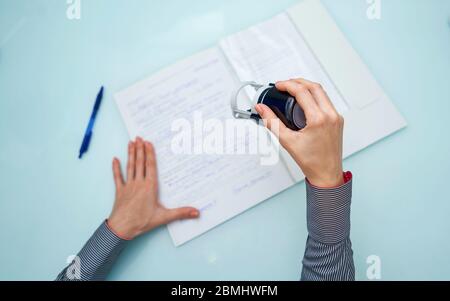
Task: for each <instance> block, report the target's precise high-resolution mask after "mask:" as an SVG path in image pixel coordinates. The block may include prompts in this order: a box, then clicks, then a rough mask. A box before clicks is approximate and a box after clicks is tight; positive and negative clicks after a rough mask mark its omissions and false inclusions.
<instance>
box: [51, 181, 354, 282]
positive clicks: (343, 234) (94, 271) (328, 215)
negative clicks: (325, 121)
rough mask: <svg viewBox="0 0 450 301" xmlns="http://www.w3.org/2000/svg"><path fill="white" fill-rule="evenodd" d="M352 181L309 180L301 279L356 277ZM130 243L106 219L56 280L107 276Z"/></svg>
mask: <svg viewBox="0 0 450 301" xmlns="http://www.w3.org/2000/svg"><path fill="white" fill-rule="evenodd" d="M352 182H353V181H352V180H350V181H348V182H347V183H345V184H344V185H342V186H340V187H337V188H332V189H325V188H318V187H314V186H312V185H311V184H309V183H308V182H306V187H307V188H306V194H307V225H308V233H309V235H308V239H307V241H306V250H305V254H304V258H303V270H302V274H301V280H307V281H317V280H320V281H335V280H337V281H349V280H354V279H355V267H354V263H353V251H352V244H351V241H350V204H351V198H352ZM127 243H128V241H126V240H123V239H121V238H120V237H118V236H117V235H115V234H114V233H113V232H112V231H111V230H110V229H109V227H108V225H107V223H106V222H103V223H102V224H101V225H100V227H99V228H98V229H97V230H96V231H95V233H94V234H93V235H92V237H91V238H90V239H89V240H88V242H87V243H86V244H85V245H84V247H83V248H82V249H81V251H80V252H79V253H78V255H77V257H76V258H75V259H74V260H73V261H72V263H71V264H70V265H69V266H67V267H66V268H65V269H64V270H63V271H62V272H61V273H60V274H59V275H58V277H57V278H56V280H61V281H70V280H105V279H106V277H107V275H108V272H109V271H110V269H111V267H112V265H113V264H114V262H115V261H116V260H117V257H118V256H119V254H120V252H121V251H122V250H123V248H124V247H125V246H126V245H127Z"/></svg>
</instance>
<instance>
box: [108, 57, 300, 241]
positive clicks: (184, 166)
mask: <svg viewBox="0 0 450 301" xmlns="http://www.w3.org/2000/svg"><path fill="white" fill-rule="evenodd" d="M234 87H235V83H234V79H233V75H232V73H230V71H229V68H227V66H226V61H225V59H224V57H223V54H222V53H221V52H220V51H219V50H218V49H217V48H212V49H209V50H206V51H204V52H201V53H199V54H197V55H195V56H193V57H191V58H188V59H186V60H184V61H182V62H180V63H178V64H175V65H173V66H171V67H169V68H167V69H165V70H163V71H161V72H159V73H158V74H156V75H154V76H152V77H150V78H147V79H145V80H143V81H142V82H139V83H137V84H135V85H134V86H132V87H130V88H128V89H126V90H124V91H122V92H119V93H117V94H116V96H115V98H116V101H117V105H118V107H119V110H120V113H121V114H122V117H123V119H124V121H125V124H126V126H127V129H128V131H129V134H130V136H131V137H135V136H137V135H140V136H142V137H144V138H145V139H148V140H150V141H152V142H153V143H154V145H155V149H156V152H157V162H158V171H159V183H160V198H161V201H162V202H163V204H164V205H165V206H166V207H168V208H175V207H179V206H194V207H196V208H198V209H200V211H201V218H200V219H198V220H189V221H182V222H175V223H172V224H170V225H169V232H170V234H171V237H172V239H173V241H174V244H175V245H180V244H182V243H185V242H187V241H188V240H190V239H192V238H194V237H196V236H198V235H200V234H202V233H204V232H206V231H208V230H210V229H211V228H213V227H215V226H217V225H218V224H220V223H222V222H224V221H226V220H228V219H230V218H232V217H233V216H235V215H237V214H239V213H241V212H243V211H244V210H246V209H248V208H250V207H252V206H254V205H256V204H258V203H259V202H261V201H263V200H266V199H267V198H269V197H271V196H273V195H275V194H276V193H278V192H280V191H282V190H284V189H286V188H288V187H289V186H291V185H292V184H293V180H292V179H291V178H290V175H289V173H288V172H287V170H286V168H285V167H284V165H283V164H282V163H281V161H280V162H279V163H277V164H275V165H273V166H263V165H261V160H260V159H261V158H260V156H259V155H257V154H254V155H236V154H235V155H232V154H228V153H227V152H225V153H224V154H205V153H201V152H198V153H195V152H196V151H198V150H201V146H202V143H203V141H202V140H201V139H197V138H198V137H193V139H192V150H193V154H178V153H174V151H173V147H172V141H173V139H174V138H175V136H176V135H177V134H178V133H177V132H174V131H173V128H172V125H173V122H174V121H175V120H180V119H182V120H188V121H190V122H191V124H192V130H193V132H194V128H195V127H198V125H196V123H195V121H196V120H198V119H199V117H202V118H203V119H204V120H208V119H214V120H216V121H217V120H218V121H221V122H225V120H227V119H232V115H231V110H230V106H229V99H230V95H231V93H232V90H233V89H234ZM242 122H246V123H249V124H248V126H249V127H254V130H255V131H251V133H249V134H248V135H247V136H246V137H247V138H249V137H248V136H251V135H253V134H252V133H254V134H255V135H256V134H261V132H260V131H264V133H266V132H265V130H264V129H263V128H261V127H258V126H257V125H256V123H254V122H252V121H242ZM200 127H201V125H200ZM194 136H195V135H194ZM197 136H198V135H197ZM248 141H249V140H246V139H243V140H242V141H241V142H239V143H244V144H245V143H247V142H248ZM224 143H225V142H224ZM225 144H226V143H225ZM227 146H228V145H227ZM231 147H236V145H234V146H231Z"/></svg>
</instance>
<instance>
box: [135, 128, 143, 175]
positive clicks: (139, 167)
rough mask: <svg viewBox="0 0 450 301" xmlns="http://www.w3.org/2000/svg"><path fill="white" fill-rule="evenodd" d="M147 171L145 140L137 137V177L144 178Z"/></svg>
mask: <svg viewBox="0 0 450 301" xmlns="http://www.w3.org/2000/svg"><path fill="white" fill-rule="evenodd" d="M144 172H145V153H144V141H143V140H142V138H140V137H138V138H137V139H136V171H135V178H136V179H137V180H141V179H143V178H144Z"/></svg>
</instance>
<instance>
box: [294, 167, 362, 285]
mask: <svg viewBox="0 0 450 301" xmlns="http://www.w3.org/2000/svg"><path fill="white" fill-rule="evenodd" d="M348 175H349V176H350V177H349V179H348V181H347V182H346V183H345V184H344V185H342V186H340V187H337V188H332V189H323V188H318V187H314V186H312V185H311V184H310V183H307V223H308V232H309V236H308V240H307V242H306V250H305V255H304V258H303V271H302V277H301V279H302V280H324V281H330V280H341V281H348V280H354V279H355V267H354V263H353V251H352V245H351V241H350V205H351V197H352V179H351V174H348Z"/></svg>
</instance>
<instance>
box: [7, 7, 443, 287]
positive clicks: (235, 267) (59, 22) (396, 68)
mask: <svg viewBox="0 0 450 301" xmlns="http://www.w3.org/2000/svg"><path fill="white" fill-rule="evenodd" d="M295 2H296V1H294V0H277V1H273V0H264V1H262V0H248V1H242V0H233V1H219V0H217V1H212V0H202V1H197V0H196V1H184V0H176V1H174V0H172V1H167V0H165V1H162V0H152V1H146V0H135V1H119V0H96V1H91V0H89V1H87V0H81V5H82V6H81V8H82V11H81V19H80V20H74V21H70V20H68V19H67V17H66V9H67V4H66V1H53V0H0V141H1V142H0V143H1V147H0V171H1V175H0V242H1V243H0V279H1V280H11V279H14V280H24V279H53V278H54V277H55V276H56V274H57V273H58V272H59V271H60V270H61V269H62V268H63V267H64V266H65V262H66V258H67V257H68V256H69V255H71V254H76V252H78V250H79V249H80V248H81V247H82V245H83V244H84V242H85V241H86V240H87V239H88V238H89V236H90V235H91V234H92V232H93V231H94V230H95V229H96V228H97V226H98V225H99V224H100V223H101V222H102V220H103V219H104V218H105V217H106V216H107V215H108V214H109V211H110V208H111V205H112V202H113V197H114V195H113V181H112V177H111V171H110V162H111V159H112V157H113V156H115V155H117V156H119V157H120V158H122V159H123V160H125V158H126V152H125V147H126V143H127V141H128V137H127V133H126V130H125V127H124V125H123V123H122V120H121V118H120V116H119V113H118V111H117V108H116V106H115V104H114V101H113V98H112V94H113V93H114V92H116V91H118V90H120V89H122V88H124V87H127V86H128V85H130V84H132V83H134V82H135V81H137V80H139V79H142V78H143V77H145V76H147V75H150V74H152V73H153V72H155V71H157V70H159V69H160V68H162V67H164V66H167V65H170V64H171V63H173V62H175V61H177V60H178V59H181V58H183V57H186V56H188V55H190V54H193V53H195V52H197V51H200V50H202V49H205V48H207V47H210V46H212V45H214V44H215V43H216V42H217V41H218V39H219V38H220V37H223V36H225V35H227V34H231V33H233V32H236V31H238V30H240V29H244V28H245V27H247V26H250V25H252V24H255V23H257V22H259V21H263V20H265V19H267V18H269V17H271V16H272V15H274V14H276V13H278V12H281V11H283V10H284V9H285V8H287V7H289V6H290V5H292V4H294V3H295ZM323 3H324V4H325V5H326V7H327V8H328V9H329V10H330V13H331V14H332V16H333V17H334V18H335V20H336V22H337V23H338V25H339V26H340V27H341V29H342V30H343V32H344V33H345V34H346V35H347V37H348V39H349V40H350V41H351V43H352V44H353V46H354V47H355V49H356V50H357V51H358V52H359V53H360V55H361V56H362V58H363V59H364V61H365V62H366V63H367V64H368V66H369V68H370V69H371V71H372V72H373V74H374V75H375V77H376V78H377V79H378V80H379V81H380V83H381V85H382V86H383V87H384V88H385V90H386V92H387V93H388V94H389V95H390V96H391V98H392V100H393V101H394V102H395V104H396V106H397V107H398V108H399V110H400V111H401V112H402V114H403V115H404V116H405V118H406V119H407V120H408V122H409V127H408V128H407V129H405V130H403V131H401V132H399V133H397V134H395V135H393V136H392V137H389V138H387V139H385V140H383V141H382V142H379V143H377V144H375V145H373V146H371V147H370V148H368V149H367V150H364V151H362V152H360V153H358V154H357V155H355V156H353V157H351V158H350V159H348V160H346V162H345V167H346V169H348V170H351V171H353V173H354V174H355V182H354V199H353V207H352V210H353V211H352V240H353V246H354V252H355V264H356V268H357V278H358V279H360V280H364V279H367V278H366V269H367V264H366V259H367V257H368V256H369V255H377V256H379V257H380V259H381V263H382V279H384V280H391V279H395V280H397V279H450V270H449V269H450V234H449V233H450V197H449V193H448V187H449V185H450V184H449V179H450V139H449V137H450V135H449V132H450V118H449V115H450V26H449V18H450V1H448V0H433V1H430V0H413V1H411V0H389V1H387V0H382V15H381V20H379V21H370V20H368V18H367V17H366V9H367V4H366V1H365V0H347V1H340V0H339V1H338V0H324V1H323ZM101 84H104V85H105V86H106V95H105V96H106V97H105V99H104V103H103V106H102V108H101V111H100V114H99V117H98V120H97V124H96V127H95V133H94V138H93V141H92V144H91V148H90V150H89V153H88V154H87V156H86V157H85V158H84V159H83V160H82V161H80V160H78V159H77V152H78V149H79V146H80V143H81V139H82V136H83V132H84V130H85V126H86V123H87V119H88V117H89V114H90V111H91V109H92V103H93V99H94V96H95V94H96V93H97V91H98V89H99V87H100V85H101ZM380 122H382V116H381V117H380ZM306 235H307V234H306V225H305V186H304V184H299V185H297V186H295V187H293V188H291V189H289V190H288V191H285V192H284V193H282V194H280V195H278V196H276V197H274V198H272V199H270V200H268V201H266V202H264V203H262V204H261V205H259V206H257V207H256V208H254V209H252V210H249V211H248V212H245V213H244V214H242V215H240V216H238V217H237V218H234V219H233V220H231V221H229V222H227V223H225V224H224V225H222V226H220V227H218V228H216V229H214V230H212V231H210V232H208V233H207V234H205V235H203V236H201V237H200V238H198V239H195V240H194V241H192V242H190V243H188V244H186V245H184V246H182V247H180V248H175V247H173V245H172V242H171V240H170V238H169V235H168V232H167V230H166V228H161V229H158V230H157V231H154V232H153V233H151V234H149V235H146V236H143V237H141V238H139V239H137V240H136V241H134V242H132V243H131V244H130V245H129V247H128V248H127V249H126V250H125V252H124V253H123V254H122V256H121V258H120V260H119V262H118V263H117V265H116V266H115V268H114V270H113V272H112V275H111V279H133V280H135V279H139V280H141V279H149V280H171V279H172V280H188V279H201V280H222V279H225V280H235V279H236V280H246V279H250V280H272V279H273V280H296V279H298V278H299V275H300V270H301V259H302V256H303V251H304V246H305V240H306Z"/></svg>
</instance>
